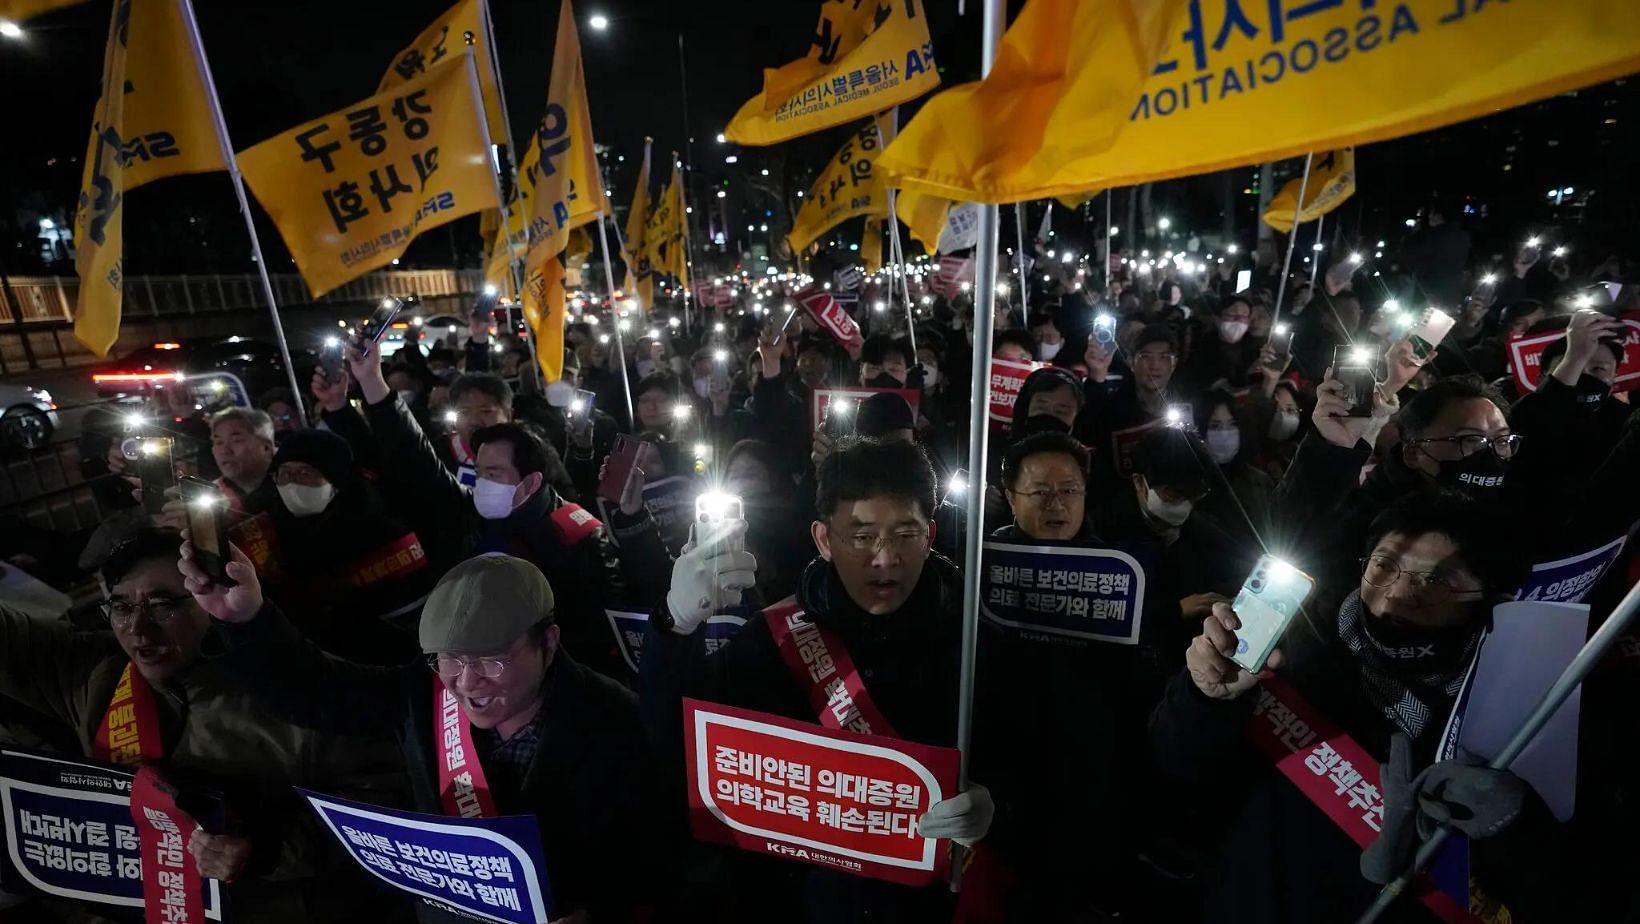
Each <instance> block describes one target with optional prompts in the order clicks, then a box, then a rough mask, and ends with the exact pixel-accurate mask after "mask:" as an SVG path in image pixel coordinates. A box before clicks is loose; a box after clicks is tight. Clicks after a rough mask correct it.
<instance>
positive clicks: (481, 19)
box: [376, 0, 507, 144]
mask: <svg viewBox="0 0 1640 924" xmlns="http://www.w3.org/2000/svg"><path fill="white" fill-rule="evenodd" d="M489 17H490V7H489V4H488V3H486V2H484V0H461V2H460V3H457V4H456V5H455V6H452V7H450V8H449V9H448V10H446V11H445V13H444V15H443V16H440V17H439V18H438V19H436V20H434V21H433V24H432V25H430V26H428V27H427V28H426V29H423V30H422V33H421V34H420V35H418V36H416V40H415V41H413V42H411V43H410V44H409V45H406V46H405V47H404V48H402V49H400V51H399V53H398V54H396V55H394V56H393V64H392V66H391V67H389V68H388V69H387V73H385V74H383V75H382V79H381V83H379V84H377V85H376V94H377V95H378V96H379V95H381V94H383V93H386V92H387V91H388V90H391V89H393V88H394V87H400V86H403V85H405V84H406V83H409V82H410V81H412V80H415V79H416V78H417V77H420V76H421V75H423V74H425V73H427V71H428V70H429V69H430V68H433V67H436V66H437V65H440V64H443V63H444V62H446V61H450V60H452V59H454V58H455V57H456V56H458V55H460V54H461V53H462V52H463V51H465V50H466V49H467V36H468V35H471V36H472V37H473V54H474V55H475V56H477V59H478V62H477V63H478V87H479V91H480V92H481V93H483V99H484V115H485V121H486V123H487V124H488V125H489V126H490V139H491V140H492V141H493V142H495V143H496V144H503V143H505V142H506V140H507V113H506V112H505V111H504V109H503V108H502V106H501V89H500V87H499V86H497V84H496V78H495V74H496V70H495V59H494V58H493V57H492V54H493V52H492V49H491V48H490V19H489Z"/></svg>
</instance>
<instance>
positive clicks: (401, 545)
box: [342, 532, 427, 588]
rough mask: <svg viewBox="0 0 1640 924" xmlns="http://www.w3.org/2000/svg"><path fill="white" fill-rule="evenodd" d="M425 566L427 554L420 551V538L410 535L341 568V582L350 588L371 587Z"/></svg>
mask: <svg viewBox="0 0 1640 924" xmlns="http://www.w3.org/2000/svg"><path fill="white" fill-rule="evenodd" d="M425 567H427V553H426V552H425V551H423V550H422V547H421V539H420V538H419V537H417V536H416V534H415V533H414V532H409V533H405V534H404V535H402V536H400V537H399V538H398V539H397V540H395V541H393V542H390V543H388V544H387V545H384V546H382V547H381V548H379V549H377V550H376V551H374V552H371V553H370V554H368V555H366V556H364V557H363V558H361V559H359V560H358V561H355V562H353V563H352V564H350V565H347V566H346V567H344V568H343V569H342V582H343V583H345V584H348V585H349V586H352V587H358V588H364V587H371V586H374V585H376V584H381V583H385V582H387V581H391V580H393V579H395V578H401V577H404V576H405V575H408V574H414V573H416V572H417V571H420V570H421V569H423V568H425Z"/></svg>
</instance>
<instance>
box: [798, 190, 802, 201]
mask: <svg viewBox="0 0 1640 924" xmlns="http://www.w3.org/2000/svg"><path fill="white" fill-rule="evenodd" d="M797 198H799V199H801V198H803V190H801V189H799V190H798V191H797Z"/></svg>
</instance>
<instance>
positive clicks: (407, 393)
mask: <svg viewBox="0 0 1640 924" xmlns="http://www.w3.org/2000/svg"><path fill="white" fill-rule="evenodd" d="M399 400H400V401H403V402H404V406H405V407H409V406H410V405H412V404H415V403H416V393H415V391H414V390H413V389H409V388H406V389H404V390H403V391H401V392H399Z"/></svg>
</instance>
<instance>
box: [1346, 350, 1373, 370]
mask: <svg viewBox="0 0 1640 924" xmlns="http://www.w3.org/2000/svg"><path fill="white" fill-rule="evenodd" d="M1350 362H1352V363H1355V364H1356V365H1358V366H1365V365H1367V364H1369V363H1371V362H1372V350H1369V349H1367V348H1366V347H1361V346H1358V347H1355V348H1353V349H1351V350H1350Z"/></svg>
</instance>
